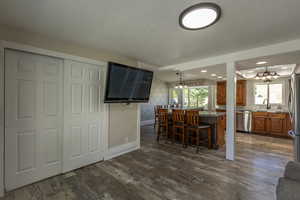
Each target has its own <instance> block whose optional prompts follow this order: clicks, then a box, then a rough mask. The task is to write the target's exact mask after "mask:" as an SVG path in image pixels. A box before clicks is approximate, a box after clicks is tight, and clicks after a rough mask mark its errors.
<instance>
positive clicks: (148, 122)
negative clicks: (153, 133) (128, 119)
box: [141, 119, 155, 126]
mask: <svg viewBox="0 0 300 200" xmlns="http://www.w3.org/2000/svg"><path fill="white" fill-rule="evenodd" d="M154 122H155V121H154V119H151V120H145V121H141V126H147V125H152V124H154Z"/></svg>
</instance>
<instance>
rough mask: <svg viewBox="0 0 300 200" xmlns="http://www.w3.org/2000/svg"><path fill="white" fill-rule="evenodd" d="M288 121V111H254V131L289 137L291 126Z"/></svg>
mask: <svg viewBox="0 0 300 200" xmlns="http://www.w3.org/2000/svg"><path fill="white" fill-rule="evenodd" d="M288 121H289V118H288V114H287V113H268V112H253V113H252V132H254V133H261V134H265V135H270V136H280V137H288V130H290V128H291V125H289V124H288Z"/></svg>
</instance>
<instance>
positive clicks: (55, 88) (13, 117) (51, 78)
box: [5, 50, 63, 190]
mask: <svg viewBox="0 0 300 200" xmlns="http://www.w3.org/2000/svg"><path fill="white" fill-rule="evenodd" d="M62 64H63V61H62V60H60V59H56V58H51V57H47V56H39V55H35V54H30V53H24V52H19V51H13V50H5V186H6V189H7V190H12V189H15V188H18V187H21V186H23V185H26V184H30V183H33V182H35V181H38V180H41V179H44V178H47V177H50V176H53V175H56V174H59V173H61V171H62V170H61V166H62V163H61V160H62V159H61V150H62V148H61V133H62V120H63V117H62V114H63V112H62V105H63V104H62V103H63V99H62V97H63V94H62V78H63V73H62V70H63V67H62Z"/></svg>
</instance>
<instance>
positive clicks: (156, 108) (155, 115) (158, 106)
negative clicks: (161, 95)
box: [154, 105, 163, 128]
mask: <svg viewBox="0 0 300 200" xmlns="http://www.w3.org/2000/svg"><path fill="white" fill-rule="evenodd" d="M161 108H163V106H162V105H155V106H154V128H155V127H156V125H157V122H158V117H159V115H158V110H159V109H161Z"/></svg>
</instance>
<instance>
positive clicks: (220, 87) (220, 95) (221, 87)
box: [217, 81, 226, 105]
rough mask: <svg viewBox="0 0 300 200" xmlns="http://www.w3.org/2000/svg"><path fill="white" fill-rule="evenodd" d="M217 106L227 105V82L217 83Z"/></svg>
mask: <svg viewBox="0 0 300 200" xmlns="http://www.w3.org/2000/svg"><path fill="white" fill-rule="evenodd" d="M217 104H218V105H226V81H218V82H217Z"/></svg>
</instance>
